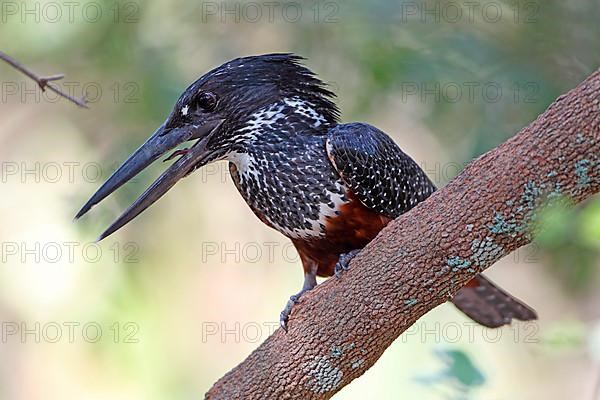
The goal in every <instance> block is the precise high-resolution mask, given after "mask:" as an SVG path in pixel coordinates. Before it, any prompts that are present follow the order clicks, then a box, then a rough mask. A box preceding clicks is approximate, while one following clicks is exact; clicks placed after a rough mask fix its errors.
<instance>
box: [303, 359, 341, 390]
mask: <svg viewBox="0 0 600 400" xmlns="http://www.w3.org/2000/svg"><path fill="white" fill-rule="evenodd" d="M303 371H304V372H305V373H306V374H307V375H308V376H309V377H310V378H311V379H310V380H309V381H308V388H309V390H311V391H312V392H314V393H327V392H331V391H333V390H335V389H336V388H338V387H339V386H340V383H342V378H343V376H344V373H343V372H342V371H341V370H340V369H339V368H337V367H334V366H333V365H332V364H331V362H330V361H329V359H328V358H327V357H315V359H314V360H312V361H310V362H308V363H307V364H306V366H305V367H304V368H303Z"/></svg>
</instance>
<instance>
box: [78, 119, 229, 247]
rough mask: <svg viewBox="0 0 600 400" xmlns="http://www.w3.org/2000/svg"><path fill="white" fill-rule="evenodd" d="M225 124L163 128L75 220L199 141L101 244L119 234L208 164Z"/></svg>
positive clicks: (117, 221)
mask: <svg viewBox="0 0 600 400" xmlns="http://www.w3.org/2000/svg"><path fill="white" fill-rule="evenodd" d="M222 122H223V120H217V121H213V122H208V123H205V124H203V125H201V126H196V125H190V126H185V127H182V128H173V129H167V128H165V124H163V125H162V126H160V127H159V128H158V129H157V130H156V132H154V133H153V134H152V136H150V138H149V139H148V140H147V141H146V142H145V143H144V144H143V145H141V146H140V147H139V148H138V149H137V150H136V151H135V152H134V153H133V154H132V155H131V156H129V158H127V160H126V161H125V162H124V163H123V164H122V165H121V166H120V167H119V168H118V169H117V170H116V171H115V172H114V173H113V174H112V175H111V176H110V177H109V178H108V179H107V180H106V182H104V184H103V185H102V186H101V187H100V189H98V190H97V191H96V193H94V195H93V196H92V197H91V198H90V199H89V200H88V201H87V203H85V205H84V206H83V207H82V208H81V210H80V211H79V212H78V213H77V215H76V216H75V219H78V218H80V217H81V216H83V215H84V214H85V213H87V212H88V211H89V210H90V209H91V208H92V207H93V206H94V205H95V204H98V203H99V202H100V201H102V200H103V199H104V198H106V197H107V196H108V195H110V194H111V193H112V192H114V191H115V190H117V189H118V188H119V187H120V186H121V185H123V184H124V183H126V182H127V181H129V180H130V179H132V178H133V177H134V176H136V175H137V174H138V173H140V172H141V171H142V170H143V169H145V168H146V167H147V166H149V165H150V164H152V163H153V162H154V161H156V160H157V159H158V158H159V157H161V156H162V155H163V154H165V153H166V152H168V151H169V150H171V149H173V148H175V147H176V146H178V145H180V144H182V143H185V142H187V141H190V140H195V139H197V140H196V142H195V143H194V145H193V146H192V147H191V148H189V149H187V150H186V151H185V152H182V155H181V157H180V158H179V159H178V160H177V161H175V162H174V163H173V164H172V165H171V166H170V167H169V168H168V169H167V170H166V171H165V172H163V173H162V175H160V177H159V178H158V179H156V180H155V181H154V183H152V185H151V186H150V187H149V188H148V189H147V190H146V191H145V192H144V193H143V194H142V195H141V196H140V197H138V198H137V200H136V201H135V202H134V203H133V204H132V205H131V206H129V208H128V209H127V210H125V212H124V213H123V214H122V215H121V216H120V217H119V218H118V219H117V220H116V221H115V222H113V224H112V225H111V226H110V227H108V229H106V231H104V232H103V233H102V234H101V235H100V236H99V237H98V239H97V240H98V241H100V240H102V239H104V238H105V237H107V236H108V235H110V234H112V233H113V232H115V231H117V230H118V229H120V228H121V227H123V226H124V225H125V224H127V223H128V222H129V221H131V220H132V219H134V218H135V217H137V216H138V215H139V214H140V213H141V212H142V211H144V210H145V209H146V208H148V207H150V206H151V205H152V204H153V203H154V202H155V201H156V200H158V199H159V198H161V197H162V196H163V195H164V194H165V193H166V192H167V191H169V189H171V188H172V187H173V186H174V185H175V183H177V181H179V180H180V179H181V178H183V177H184V176H186V175H187V174H189V173H190V172H192V171H193V170H194V169H196V168H198V167H200V166H202V165H203V164H204V163H206V160H207V159H208V157H209V156H210V154H211V152H210V151H209V150H208V149H207V143H208V141H209V140H210V138H211V137H212V135H213V134H214V132H215V131H216V130H217V128H218V127H219V125H221V123H222ZM180 154H181V153H180Z"/></svg>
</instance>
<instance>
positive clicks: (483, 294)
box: [452, 275, 537, 328]
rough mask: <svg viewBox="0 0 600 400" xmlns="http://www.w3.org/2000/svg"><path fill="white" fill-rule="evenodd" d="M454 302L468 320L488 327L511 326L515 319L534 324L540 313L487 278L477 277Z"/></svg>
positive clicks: (461, 291) (459, 292)
mask: <svg viewBox="0 0 600 400" xmlns="http://www.w3.org/2000/svg"><path fill="white" fill-rule="evenodd" d="M452 303H454V305H455V306H456V307H458V309H459V310H461V311H462V312H463V313H465V314H466V315H467V316H468V317H470V318H471V319H473V320H474V321H475V322H478V323H480V324H481V325H484V326H487V327H488V328H498V327H500V326H502V325H509V324H510V323H511V321H512V319H513V318H514V319H518V320H521V321H531V320H534V319H537V314H536V312H535V311H534V310H533V309H532V308H530V307H529V306H527V305H526V304H525V303H523V302H521V301H520V300H519V299H517V298H515V297H513V296H511V295H510V294H508V293H506V292H505V291H504V290H502V289H500V288H499V287H498V286H496V285H495V284H494V283H492V282H491V281H490V280H489V279H487V278H486V277H485V276H483V275H478V276H476V277H475V278H473V279H472V280H471V281H470V282H469V283H468V284H467V285H466V286H465V287H464V288H462V289H461V290H459V291H458V292H457V293H456V295H455V296H454V297H453V298H452Z"/></svg>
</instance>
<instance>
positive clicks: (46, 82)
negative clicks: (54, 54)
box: [0, 51, 88, 108]
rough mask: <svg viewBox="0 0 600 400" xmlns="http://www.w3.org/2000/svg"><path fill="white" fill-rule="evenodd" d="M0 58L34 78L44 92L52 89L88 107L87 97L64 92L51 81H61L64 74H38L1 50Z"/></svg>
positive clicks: (81, 105) (80, 105)
mask: <svg viewBox="0 0 600 400" xmlns="http://www.w3.org/2000/svg"><path fill="white" fill-rule="evenodd" d="M0 60H4V61H6V62H7V63H8V64H9V65H11V66H12V67H14V68H15V69H16V70H18V71H20V72H21V73H23V74H25V75H27V76H28V77H29V78H31V79H33V80H34V81H35V82H36V83H37V84H38V86H39V87H40V89H42V92H44V91H45V90H46V89H50V90H51V91H53V92H54V93H56V94H58V95H59V96H61V97H64V98H65V99H67V100H69V101H71V102H73V103H75V104H77V105H78V106H79V107H83V108H88V106H87V105H86V100H85V97H82V98H81V99H78V98H75V97H73V96H71V95H69V94H67V93H65V92H63V91H62V90H60V89H59V88H57V87H55V86H54V85H52V84H51V83H50V82H54V81H59V80H61V79H63V78H64V77H65V76H64V75H63V74H56V75H49V76H38V75H36V74H35V73H34V72H33V71H31V70H30V69H29V68H27V67H25V66H24V65H23V64H21V63H20V62H18V61H17V60H15V59H14V58H12V57H10V56H9V55H8V54H6V53H3V52H1V51H0Z"/></svg>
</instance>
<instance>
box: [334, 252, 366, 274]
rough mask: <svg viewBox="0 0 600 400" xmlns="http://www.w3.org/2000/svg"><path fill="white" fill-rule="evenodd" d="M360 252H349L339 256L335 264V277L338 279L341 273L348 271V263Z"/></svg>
mask: <svg viewBox="0 0 600 400" xmlns="http://www.w3.org/2000/svg"><path fill="white" fill-rule="evenodd" d="M359 252H360V249H355V250H350V251H349V252H347V253H343V254H340V258H338V261H337V263H335V269H334V272H335V277H336V278H340V277H341V276H342V273H343V272H345V271H348V270H349V269H350V261H352V259H353V258H354V257H356V255H357V254H358V253H359Z"/></svg>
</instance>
